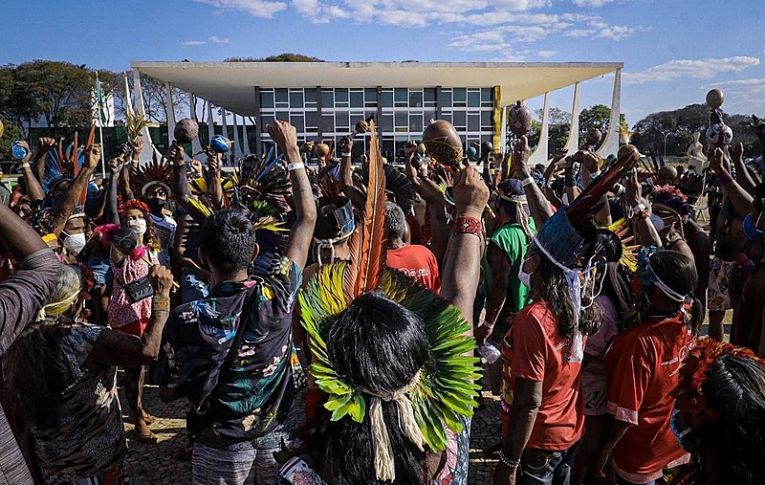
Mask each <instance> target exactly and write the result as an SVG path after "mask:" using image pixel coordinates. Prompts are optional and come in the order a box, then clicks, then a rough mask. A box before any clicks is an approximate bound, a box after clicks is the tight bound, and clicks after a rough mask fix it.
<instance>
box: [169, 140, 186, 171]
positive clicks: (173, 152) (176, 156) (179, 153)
mask: <svg viewBox="0 0 765 485" xmlns="http://www.w3.org/2000/svg"><path fill="white" fill-rule="evenodd" d="M167 158H168V160H170V161H172V162H173V163H174V164H175V165H176V166H178V167H182V166H183V164H184V161H183V147H182V146H181V145H179V144H178V143H176V142H173V144H172V145H170V148H168V149H167Z"/></svg>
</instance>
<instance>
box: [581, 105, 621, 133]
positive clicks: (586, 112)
mask: <svg viewBox="0 0 765 485" xmlns="http://www.w3.org/2000/svg"><path fill="white" fill-rule="evenodd" d="M610 119H611V108H609V107H608V106H606V105H605V104H596V105H593V106H590V107H589V108H585V109H583V110H582V112H581V113H579V129H580V130H582V131H585V132H586V131H587V130H589V129H590V128H597V129H599V130H600V131H602V132H603V133H606V132H607V131H608V122H609V121H610ZM619 122H620V123H626V119H625V118H624V113H622V114H621V115H620V116H619Z"/></svg>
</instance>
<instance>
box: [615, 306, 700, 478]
mask: <svg viewBox="0 0 765 485" xmlns="http://www.w3.org/2000/svg"><path fill="white" fill-rule="evenodd" d="M690 339H691V334H690V332H689V330H688V327H687V326H686V325H685V323H684V322H683V321H682V319H681V318H680V317H675V318H667V319H653V320H652V321H649V322H646V323H643V324H640V325H637V326H635V327H633V328H631V329H629V330H628V331H627V332H625V333H624V334H622V335H619V336H617V337H616V339H615V340H614V344H613V346H612V348H611V349H610V350H609V352H608V354H607V355H606V367H607V369H608V377H609V379H608V394H609V400H608V401H609V402H608V410H609V412H610V413H611V414H614V415H615V416H618V417H619V418H620V419H621V418H624V419H625V420H627V421H628V422H630V423H632V424H634V425H633V426H631V427H630V428H628V430H627V432H626V433H625V435H624V437H623V438H622V439H621V440H620V441H619V443H617V445H616V446H615V447H614V451H613V454H614V455H613V456H614V464H615V466H616V468H617V470H619V474H620V475H621V476H622V477H624V478H629V477H630V476H632V480H631V481H634V482H635V483H643V482H641V481H640V480H644V479H645V478H646V476H648V475H650V474H652V473H654V472H656V470H660V469H661V468H662V467H665V466H669V467H672V466H676V465H678V464H681V463H675V462H676V461H677V460H681V461H687V456H686V453H685V452H684V451H683V449H682V448H681V447H680V445H679V444H678V443H677V440H676V439H675V437H674V435H673V434H672V431H671V429H670V426H669V421H670V418H671V415H672V408H673V406H674V402H675V398H674V396H673V395H672V391H673V390H674V389H675V387H676V386H677V383H678V378H679V374H678V371H679V369H680V365H681V360H682V357H683V356H684V353H685V351H686V349H687V345H688V343H689V342H690ZM625 356H631V357H625ZM633 369H640V371H639V372H637V373H636V372H633V371H632V370H633ZM637 376H641V378H640V379H639V380H638V379H637ZM649 443H650V445H649Z"/></svg>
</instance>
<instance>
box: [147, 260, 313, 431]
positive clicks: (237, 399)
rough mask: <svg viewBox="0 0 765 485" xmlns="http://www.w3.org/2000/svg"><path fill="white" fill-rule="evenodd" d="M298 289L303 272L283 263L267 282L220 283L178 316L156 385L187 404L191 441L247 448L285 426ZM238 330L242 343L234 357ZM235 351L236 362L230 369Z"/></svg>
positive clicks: (290, 393) (171, 325)
mask: <svg viewBox="0 0 765 485" xmlns="http://www.w3.org/2000/svg"><path fill="white" fill-rule="evenodd" d="M300 282H301V273H300V269H299V268H298V267H297V265H295V263H293V262H292V261H291V260H289V259H288V258H285V257H282V258H280V259H279V260H278V262H277V263H276V264H275V265H274V266H273V268H272V270H271V272H270V273H269V274H268V275H267V276H266V277H264V278H262V279H255V280H250V281H247V282H245V283H236V282H231V281H227V282H223V283H221V284H218V285H216V286H215V287H214V288H212V290H211V291H210V295H209V296H208V297H207V298H205V299H203V300H198V301H194V302H190V303H187V304H184V305H181V306H179V307H177V308H176V309H175V310H174V311H173V313H172V315H171V316H170V319H169V320H168V323H167V325H166V326H165V331H164V334H163V345H162V349H161V351H160V356H159V363H158V368H157V378H158V380H159V382H160V384H162V385H165V386H168V385H170V386H175V387H177V388H178V389H179V390H180V391H181V393H182V394H184V395H186V396H187V397H188V399H189V401H190V402H191V405H192V409H193V411H195V413H196V417H195V418H194V420H193V421H194V422H195V423H189V426H190V427H191V428H192V429H191V431H192V434H193V433H195V431H197V432H202V431H205V430H207V431H212V435H213V436H215V437H222V438H224V439H227V440H229V441H232V440H233V441H246V440H252V439H254V438H257V437H260V436H263V435H265V434H267V433H268V432H270V431H271V430H272V429H273V428H274V426H275V425H276V424H277V423H278V422H280V421H282V420H283V418H284V415H286V414H287V412H288V411H289V408H290V405H291V403H292V399H293V393H294V386H293V373H292V367H293V358H292V357H293V349H292V332H291V326H292V308H293V305H294V302H295V295H296V293H297V290H298V288H299V287H300ZM240 325H245V327H244V329H243V335H242V337H241V343H240V344H239V346H238V348H237V349H232V345H233V343H234V341H235V340H236V335H237V331H238V330H239V327H240ZM230 350H231V351H233V352H237V354H236V357H235V358H234V359H233V360H232V363H231V365H230V366H228V367H227V366H226V365H224V364H225V363H226V356H227V355H228V353H229V351H230ZM195 428H196V429H195Z"/></svg>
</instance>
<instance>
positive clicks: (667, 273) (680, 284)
mask: <svg viewBox="0 0 765 485" xmlns="http://www.w3.org/2000/svg"><path fill="white" fill-rule="evenodd" d="M649 264H650V265H651V270H652V271H653V272H654V274H655V275H656V276H657V277H658V278H659V279H660V280H661V281H662V282H664V284H666V285H667V286H669V287H670V288H671V289H672V290H674V291H675V292H677V293H679V294H681V295H688V296H689V297H690V298H691V299H692V302H693V305H692V308H691V320H690V322H689V324H690V326H691V328H692V329H693V330H694V332H695V333H698V331H699V330H700V327H701V324H702V322H703V320H704V315H703V314H702V313H703V312H702V307H701V302H700V301H699V300H698V298H696V297H695V296H694V295H693V291H694V290H695V289H696V287H697V286H698V284H699V276H698V273H697V272H696V265H695V264H694V262H693V260H691V259H690V258H689V257H688V256H686V255H684V254H681V253H678V252H676V251H669V250H664V251H657V252H656V253H654V254H653V255H652V256H651V259H650V262H649ZM684 304H685V302H677V311H678V312H679V311H680V310H682V308H683V305H684Z"/></svg>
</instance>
